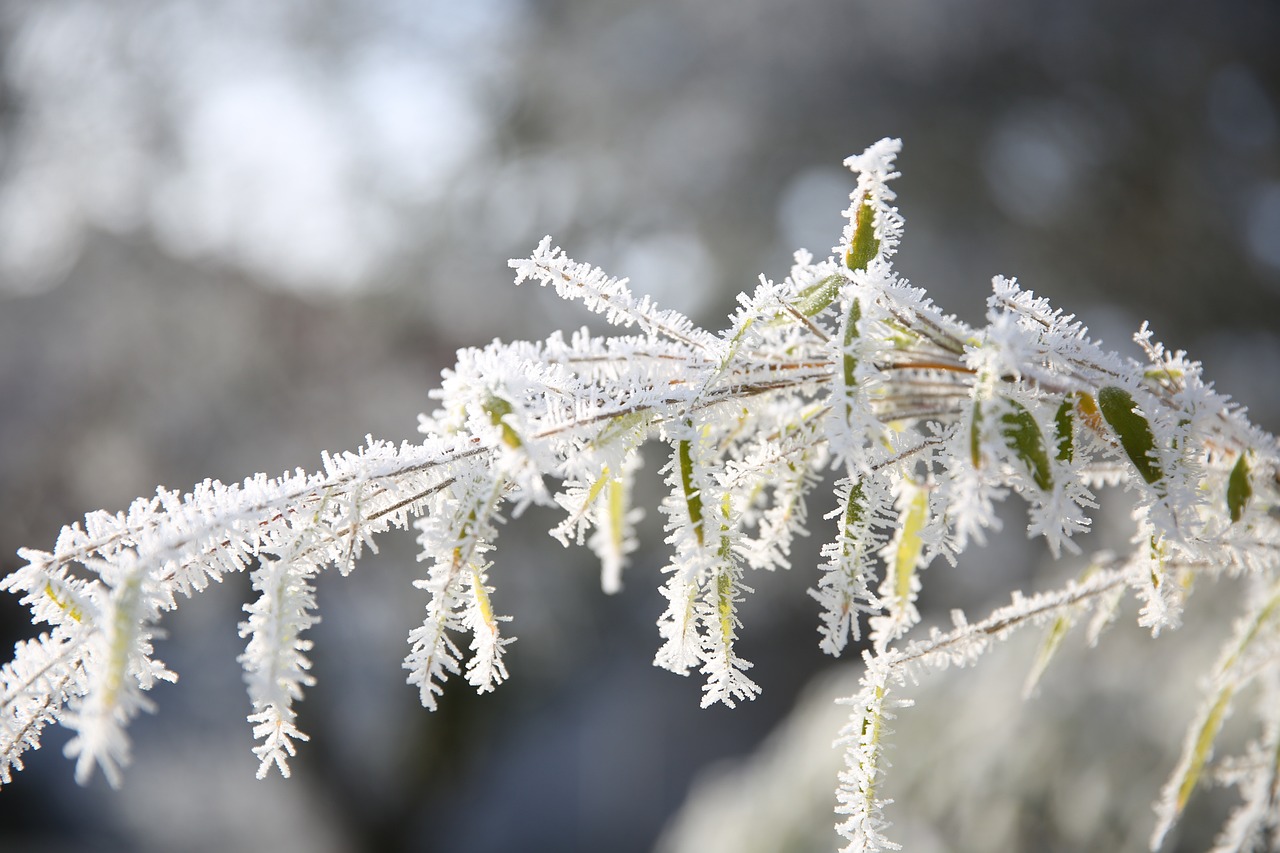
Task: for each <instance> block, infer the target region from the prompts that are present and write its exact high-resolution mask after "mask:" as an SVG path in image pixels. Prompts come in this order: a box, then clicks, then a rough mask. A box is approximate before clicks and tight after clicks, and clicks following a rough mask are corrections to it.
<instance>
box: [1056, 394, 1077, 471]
mask: <svg viewBox="0 0 1280 853" xmlns="http://www.w3.org/2000/svg"><path fill="white" fill-rule="evenodd" d="M1071 397H1072V395H1070V394H1068V395H1067V397H1066V399H1064V400H1063V401H1062V405H1061V406H1058V413H1057V414H1056V415H1054V416H1053V425H1054V427H1056V428H1057V431H1058V461H1059V462H1070V461H1071V460H1072V459H1074V458H1075V435H1074V434H1073V433H1072V428H1073V426H1074V423H1073V421H1074V418H1073V417H1072V415H1073V414H1074V412H1075V406H1074V404H1073V403H1072V400H1071Z"/></svg>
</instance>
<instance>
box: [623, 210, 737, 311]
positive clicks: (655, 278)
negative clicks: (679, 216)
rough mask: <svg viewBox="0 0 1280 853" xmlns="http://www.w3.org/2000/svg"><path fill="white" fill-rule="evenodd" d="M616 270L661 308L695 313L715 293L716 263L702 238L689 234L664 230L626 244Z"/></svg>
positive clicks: (634, 288)
mask: <svg viewBox="0 0 1280 853" xmlns="http://www.w3.org/2000/svg"><path fill="white" fill-rule="evenodd" d="M616 268H617V270H618V271H619V272H620V273H621V274H623V275H626V276H629V277H630V279H631V282H632V284H631V289H632V291H633V292H635V293H644V294H647V295H649V296H651V297H653V299H654V301H655V302H657V303H658V305H659V306H660V307H662V308H674V309H675V310H677V311H680V312H682V313H684V314H685V315H687V316H690V317H696V316H698V315H699V314H700V313H701V312H702V311H704V310H705V309H706V308H707V307H708V306H709V305H710V303H711V301H712V299H713V298H714V297H715V296H716V264H715V261H714V260H713V259H712V257H711V254H710V253H709V252H708V251H707V247H706V246H704V245H703V243H702V241H701V240H699V239H698V238H697V237H695V236H693V235H691V234H682V233H679V232H674V231H673V232H667V233H661V234H654V235H652V236H650V237H646V238H642V239H640V240H637V241H636V242H634V243H632V244H631V245H629V246H628V247H627V248H626V249H625V250H624V251H623V253H622V256H621V257H620V258H619V259H618V262H617V265H616Z"/></svg>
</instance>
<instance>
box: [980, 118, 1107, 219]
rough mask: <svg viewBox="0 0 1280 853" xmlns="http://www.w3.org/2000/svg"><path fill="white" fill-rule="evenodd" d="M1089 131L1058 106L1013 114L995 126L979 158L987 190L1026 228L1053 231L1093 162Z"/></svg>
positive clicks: (1073, 198) (1090, 129)
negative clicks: (1035, 227)
mask: <svg viewBox="0 0 1280 853" xmlns="http://www.w3.org/2000/svg"><path fill="white" fill-rule="evenodd" d="M1092 130H1093V129H1092V128H1091V127H1089V126H1088V124H1087V122H1086V120H1085V119H1084V118H1083V117H1082V116H1080V115H1079V114H1078V112H1077V111H1074V110H1071V109H1069V108H1065V107H1059V106H1056V105H1035V106H1033V107H1030V108H1026V109H1021V110H1016V111H1014V112H1012V113H1010V114H1009V115H1007V116H1005V118H1004V119H1003V120H1002V121H1001V122H1000V123H999V124H998V125H997V126H996V128H995V131H994V132H993V133H992V135H991V138H990V139H989V140H988V142H987V145H986V148H985V150H984V151H983V154H982V170H983V174H984V175H985V177H986V179H987V188H988V190H989V191H990V192H991V196H992V198H993V199H994V200H995V202H996V204H997V205H999V207H1000V209H1001V210H1003V211H1004V212H1005V213H1006V214H1007V215H1008V216H1009V217H1010V218H1012V219H1015V220H1018V221H1019V222H1022V223H1024V224H1028V225H1036V226H1047V225H1052V224H1054V223H1055V222H1057V221H1059V219H1060V218H1061V217H1062V216H1063V215H1064V214H1065V213H1066V211H1067V208H1068V207H1069V206H1070V205H1071V203H1072V202H1073V201H1074V200H1075V192H1076V189H1077V187H1078V186H1079V185H1080V183H1081V179H1082V177H1083V174H1084V172H1085V171H1087V169H1088V168H1089V166H1090V160H1091V159H1092V157H1093V154H1094V152H1093V150H1092V148H1093V146H1092V144H1091V142H1092V139H1091V137H1092V136H1093V134H1092Z"/></svg>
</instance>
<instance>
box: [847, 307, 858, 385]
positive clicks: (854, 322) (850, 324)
mask: <svg viewBox="0 0 1280 853" xmlns="http://www.w3.org/2000/svg"><path fill="white" fill-rule="evenodd" d="M861 319H862V306H861V305H860V304H858V300H856V299H855V300H853V301H852V302H850V303H849V316H848V317H846V318H845V324H844V349H845V354H844V387H845V388H853V387H854V385H855V384H856V383H855V380H854V373H855V372H856V371H857V369H858V358H857V356H855V355H852V354H850V353H849V348H850V347H852V346H853V342H854V341H856V340H857V339H858V321H859V320H861Z"/></svg>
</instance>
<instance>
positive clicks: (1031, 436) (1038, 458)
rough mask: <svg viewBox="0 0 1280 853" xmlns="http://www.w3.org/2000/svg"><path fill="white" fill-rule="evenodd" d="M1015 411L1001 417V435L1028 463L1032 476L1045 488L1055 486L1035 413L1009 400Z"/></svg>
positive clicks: (1036, 482) (1023, 460)
mask: <svg viewBox="0 0 1280 853" xmlns="http://www.w3.org/2000/svg"><path fill="white" fill-rule="evenodd" d="M1005 402H1006V403H1008V405H1009V406H1010V407H1012V409H1013V411H1010V412H1005V413H1004V414H1003V415H1001V416H1000V423H1001V424H1002V425H1001V427H1000V435H1002V436H1003V437H1004V443H1005V445H1006V446H1007V447H1008V448H1009V449H1010V450H1012V451H1013V454H1014V455H1015V456H1017V457H1018V459H1020V460H1021V461H1022V464H1024V465H1026V466H1027V470H1028V472H1030V474H1031V479H1032V480H1034V481H1035V484H1036V485H1037V486H1038V487H1039V488H1040V489H1041V490H1042V491H1045V492H1047V491H1050V490H1052V489H1053V470H1052V468H1051V467H1050V466H1049V453H1048V451H1047V450H1046V449H1045V445H1044V435H1043V434H1042V433H1041V432H1040V425H1039V424H1038V423H1036V419H1035V416H1034V415H1032V414H1031V412H1029V411H1027V408H1026V406H1023V405H1022V404H1021V403H1019V402H1017V401H1016V400H1006V401H1005Z"/></svg>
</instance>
